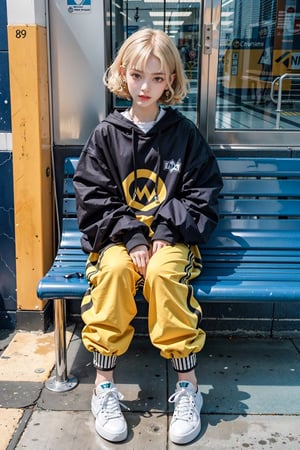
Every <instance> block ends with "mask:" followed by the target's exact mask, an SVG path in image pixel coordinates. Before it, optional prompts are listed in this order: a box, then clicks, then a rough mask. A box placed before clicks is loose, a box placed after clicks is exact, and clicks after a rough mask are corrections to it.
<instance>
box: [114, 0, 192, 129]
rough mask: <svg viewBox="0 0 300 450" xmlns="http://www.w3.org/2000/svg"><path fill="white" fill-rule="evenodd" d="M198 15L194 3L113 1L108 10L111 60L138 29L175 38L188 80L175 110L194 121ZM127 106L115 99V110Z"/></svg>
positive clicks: (189, 1) (147, 0)
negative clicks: (185, 96) (157, 31)
mask: <svg viewBox="0 0 300 450" xmlns="http://www.w3.org/2000/svg"><path fill="white" fill-rule="evenodd" d="M199 12H200V2H199V1H195V0H181V1H180V2H178V1H170V0H165V1H163V0H154V1H153V0H151V1H150V0H140V1H133V0H127V1H126V0H116V1H113V2H112V11H111V13H112V14H111V17H112V19H113V20H112V23H111V27H112V56H113V57H114V56H115V54H116V52H117V50H118V48H119V47H120V45H121V44H122V42H124V40H125V39H126V37H128V36H129V35H130V34H132V33H134V32H135V31H137V30H139V29H141V28H147V27H148V28H155V29H162V30H164V31H165V32H166V33H168V34H169V36H171V37H172V39H174V42H175V44H176V46H177V48H178V49H179V50H180V53H181V55H182V60H183V62H184V67H185V70H186V74H187V77H188V79H189V81H190V92H189V95H188V97H187V98H186V99H185V100H184V103H183V104H181V105H179V106H177V108H178V109H180V110H181V111H182V112H183V113H184V114H185V115H186V116H187V117H189V118H190V119H191V120H193V121H194V122H196V120H197V110H198V108H197V103H198V87H199V83H198V73H199V72H198V65H199V61H198V56H199V55H198V53H199V52H198V50H199ZM108 16H109V14H108ZM128 105H129V103H128V102H126V101H124V100H122V99H119V98H114V106H115V107H118V108H124V107H127V106H128Z"/></svg>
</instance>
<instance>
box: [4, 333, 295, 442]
mask: <svg viewBox="0 0 300 450" xmlns="http://www.w3.org/2000/svg"><path fill="white" fill-rule="evenodd" d="M37 339H38V336H37ZM39 339H41V338H39ZM43 339H45V337H44V338H43ZM50 347H51V346H50ZM24 348H25V347H24ZM35 348H41V343H40V341H39V343H38V344H36V345H35ZM6 354H7V352H6ZM3 355H4V356H5V354H4V353H3V354H2V356H1V358H0V362H1V359H2V357H3ZM14 357H15V358H16V361H15V364H16V373H18V372H19V370H18V369H17V366H18V364H20V363H21V362H22V360H23V364H24V361H25V362H26V367H27V372H29V373H34V370H32V369H31V366H30V364H31V361H33V365H34V366H36V365H37V363H36V359H35V358H34V357H32V358H31V357H30V355H28V352H26V354H25V355H22V354H21V353H20V352H19V353H18V355H15V354H10V358H12V359H13V358H14ZM68 358H69V362H68V365H69V370H70V371H71V372H72V373H73V374H74V375H76V376H77V377H78V378H79V380H80V382H79V385H78V386H77V387H76V388H75V389H74V390H72V391H69V392H66V393H59V394H58V393H53V392H50V391H48V390H47V389H46V388H45V387H44V385H43V382H42V381H41V380H42V379H32V380H29V379H28V377H27V379H26V380H24V381H22V380H18V381H13V380H5V379H1V380H0V387H1V391H0V392H1V393H0V405H1V409H0V423H1V425H0V428H1V427H2V430H1V429H0V448H1V450H2V449H3V450H4V449H5V448H7V449H8V450H12V449H18V450H20V449H30V450H44V449H45V450H50V449H51V450H60V449H62V450H82V449H83V448H84V449H85V450H89V449H91V450H93V449H116V448H122V449H124V450H126V449H128V450H153V449H157V450H165V449H175V448H180V447H179V446H176V445H174V444H172V443H171V442H169V440H168V434H167V430H168V421H169V417H170V410H169V404H168V397H169V395H171V394H172V392H173V389H174V386H175V382H176V378H175V374H174V372H173V370H172V369H171V366H170V364H169V363H167V362H166V361H164V360H163V359H162V358H161V357H160V355H159V353H158V351H157V350H156V349H154V348H153V347H152V346H151V344H150V343H149V340H148V338H146V337H137V336H136V337H135V338H134V340H133V342H132V345H131V347H130V349H129V351H128V353H127V354H126V355H125V356H123V357H120V358H119V363H118V366H117V369H116V373H115V377H116V379H115V381H116V384H117V385H118V388H119V390H120V391H121V392H122V393H123V394H124V396H125V400H124V403H125V404H126V405H127V407H129V408H130V411H129V412H125V416H126V418H127V421H128V424H129V430H130V432H129V436H128V439H127V441H126V442H124V443H120V444H111V443H109V442H106V441H104V440H103V439H101V438H100V437H99V436H98V435H97V434H96V432H95V431H94V419H93V417H92V415H91V413H90V411H89V406H90V397H91V391H92V388H93V381H94V369H93V367H92V365H91V357H90V354H89V353H88V352H87V351H86V350H85V349H84V348H83V346H82V344H81V340H80V332H79V331H78V330H77V331H75V333H74V334H73V338H72V340H71V344H70V346H69V352H68ZM49 359H50V361H52V363H53V354H52V349H51V348H50V349H49V353H47V354H46V359H45V361H43V360H42V359H41V364H40V367H39V369H40V370H41V369H42V368H43V367H44V368H46V362H47V364H49ZM2 362H3V361H2ZM4 362H5V359H4ZM0 372H1V366H0ZM45 373H46V375H47V376H48V373H47V371H46V372H45ZM197 374H198V381H199V385H200V389H201V391H202V393H203V398H204V406H203V410H202V431H201V434H200V436H199V438H198V439H197V440H196V441H194V442H193V443H191V444H189V445H187V446H185V447H186V448H191V449H200V448H201V449H209V450H227V449H228V450H229V449H231V450H232V449H242V450H243V449H247V448H249V449H255V450H256V449H257V448H259V449H261V450H269V449H274V450H282V449H287V450H294V449H295V450H296V449H299V448H300V431H299V425H300V376H299V375H300V340H291V339H282V340H280V339H253V338H251V339H250V338H249V339H246V338H244V339H241V338H232V339H228V338H208V341H207V344H206V347H205V349H204V351H203V352H202V353H201V354H200V355H199V363H198V367H197ZM35 375H36V374H35ZM44 377H45V375H44ZM18 393H19V394H18ZM3 429H4V430H5V431H6V433H5V436H6V439H7V442H4V438H3V436H4V434H3ZM1 439H2V441H3V442H1ZM9 442H10V443H9ZM1 445H2V446H1ZM181 448H182V447H181Z"/></svg>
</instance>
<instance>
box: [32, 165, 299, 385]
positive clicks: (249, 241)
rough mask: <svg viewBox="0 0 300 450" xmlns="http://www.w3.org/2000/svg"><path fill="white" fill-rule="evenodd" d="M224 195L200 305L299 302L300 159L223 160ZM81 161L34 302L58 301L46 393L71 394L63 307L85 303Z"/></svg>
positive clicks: (69, 173)
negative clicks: (78, 184)
mask: <svg viewBox="0 0 300 450" xmlns="http://www.w3.org/2000/svg"><path fill="white" fill-rule="evenodd" d="M218 161H219V165H220V169H221V172H222V175H223V180H224V188H223V190H222V192H221V196H220V217H221V219H220V222H219V224H218V226H217V228H216V230H215V231H214V233H213V235H212V236H211V239H210V240H209V242H208V243H207V244H206V245H205V247H203V248H201V253H202V257H203V260H204V269H203V272H202V274H201V276H200V277H199V278H198V279H197V280H195V281H194V282H193V287H194V294H195V297H196V298H197V300H199V302H200V303H203V302H294V301H300V159H298V158H218ZM77 162H78V158H75V157H72V158H66V159H65V164H64V193H63V211H62V235H61V242H60V245H59V249H58V252H57V256H56V258H55V260H54V262H53V265H52V267H51V269H50V270H49V272H48V273H47V274H46V275H45V276H44V277H43V278H42V279H41V280H40V282H39V285H38V288H37V294H38V297H39V298H40V299H42V300H48V299H49V300H54V312H55V318H54V323H55V327H54V328H55V330H54V331H55V353H56V375H55V376H54V377H53V378H51V379H50V380H49V381H48V383H47V387H48V388H49V389H51V390H54V391H65V390H69V389H71V388H73V387H74V386H75V385H76V383H77V380H76V379H75V378H74V377H73V376H72V375H69V376H68V375H67V366H66V340H65V300H67V299H80V298H82V296H83V294H84V292H85V290H86V288H87V281H86V279H85V277H84V271H85V262H86V258H87V255H86V254H84V253H83V252H82V250H81V247H80V232H79V230H78V227H77V220H76V205H75V197H74V190H73V183H72V177H73V174H74V171H75V168H76V165H77Z"/></svg>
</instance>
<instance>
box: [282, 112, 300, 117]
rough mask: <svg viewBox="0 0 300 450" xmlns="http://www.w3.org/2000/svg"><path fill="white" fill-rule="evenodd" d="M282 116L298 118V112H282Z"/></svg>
mask: <svg viewBox="0 0 300 450" xmlns="http://www.w3.org/2000/svg"><path fill="white" fill-rule="evenodd" d="M281 114H282V115H283V116H300V111H283V112H282V113H281Z"/></svg>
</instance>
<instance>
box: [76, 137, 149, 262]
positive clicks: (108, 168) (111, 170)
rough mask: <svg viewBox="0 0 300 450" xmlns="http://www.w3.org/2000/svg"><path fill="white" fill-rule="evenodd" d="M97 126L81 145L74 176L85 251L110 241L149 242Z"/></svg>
mask: <svg viewBox="0 0 300 450" xmlns="http://www.w3.org/2000/svg"><path fill="white" fill-rule="evenodd" d="M100 144H101V136H100V133H99V130H98V131H96V132H94V133H93V134H92V136H91V137H90V139H89V141H88V142H87V144H86V146H85V148H84V149H83V151H82V153H81V156H80V159H79V162H78V166H77V169H76V172H75V175H74V178H73V183H74V189H75V194H76V204H77V217H78V224H79V229H80V231H81V232H82V233H83V235H82V239H81V243H82V248H83V250H84V251H85V252H87V253H89V252H98V251H100V250H101V249H102V248H103V247H105V246H107V245H109V244H111V243H121V242H122V243H124V244H125V245H126V247H127V249H128V251H130V250H131V248H133V247H135V246H136V245H142V244H144V245H148V242H147V237H148V227H147V226H146V225H144V224H142V223H141V222H139V221H138V220H137V219H136V217H135V213H134V211H133V210H132V209H131V208H130V207H129V206H128V205H127V204H126V202H125V201H124V198H123V192H122V188H121V186H120V183H119V181H118V177H117V173H116V169H115V167H114V164H113V162H112V160H111V159H109V158H108V157H106V155H105V151H104V150H103V149H104V148H105V145H104V147H103V148H102V149H101V145H100Z"/></svg>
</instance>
